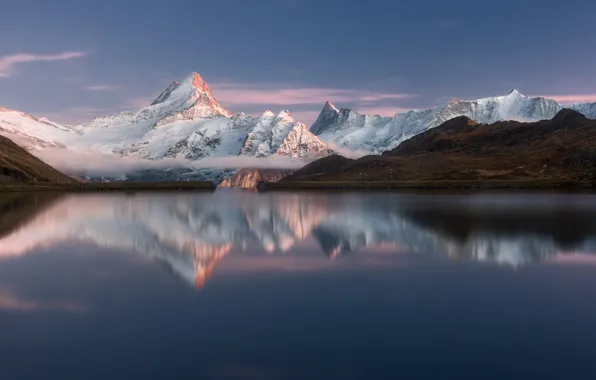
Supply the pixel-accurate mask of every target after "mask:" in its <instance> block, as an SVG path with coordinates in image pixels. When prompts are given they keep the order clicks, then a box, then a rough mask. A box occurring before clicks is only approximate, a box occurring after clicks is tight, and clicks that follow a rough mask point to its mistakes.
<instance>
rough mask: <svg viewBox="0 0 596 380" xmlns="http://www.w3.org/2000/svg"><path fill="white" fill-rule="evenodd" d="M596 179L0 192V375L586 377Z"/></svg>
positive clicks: (594, 348)
mask: <svg viewBox="0 0 596 380" xmlns="http://www.w3.org/2000/svg"><path fill="white" fill-rule="evenodd" d="M595 295H596V196H592V195H561V194H558V195H557V194H522V195H516V194H493V195H491V194H472V195H464V194H460V195H437V194H434V195H430V194H423V195H415V194H395V193H393V194H392V193H381V194H375V193H300V194H291V193H269V194H257V193H242V192H238V191H217V192H216V193H214V194H184V193H168V194H137V195H125V194H109V195H103V194H102V195H67V196H52V195H49V194H38V195H35V196H27V195H10V196H3V197H1V198H0V379H3V380H4V379H120V378H126V379H132V378H139V379H140V378H142V379H336V378H337V379H385V378H390V379H397V378H400V379H566V380H567V379H582V380H583V379H586V380H588V379H596V302H595V299H596V297H595Z"/></svg>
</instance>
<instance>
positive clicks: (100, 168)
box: [32, 148, 314, 177]
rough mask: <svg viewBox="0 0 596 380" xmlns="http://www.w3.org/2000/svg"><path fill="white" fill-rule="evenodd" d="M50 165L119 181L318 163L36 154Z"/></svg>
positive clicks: (275, 159) (55, 152)
mask: <svg viewBox="0 0 596 380" xmlns="http://www.w3.org/2000/svg"><path fill="white" fill-rule="evenodd" d="M32 153H33V154H35V155H36V156H37V157H39V158H40V159H41V160H43V161H44V162H46V163H47V164H49V165H51V166H53V167H55V168H56V169H58V170H60V171H62V172H64V173H66V174H69V175H78V176H89V177H94V176H97V177H100V176H106V177H119V176H123V175H126V174H130V173H133V172H136V171H139V170H147V169H153V170H166V169H180V168H186V169H207V168H211V169H242V168H255V169H299V168H301V167H303V166H304V165H306V164H308V163H309V162H312V161H313V160H314V159H308V160H306V159H296V158H287V157H278V156H270V157H262V158H256V157H249V156H229V157H206V158H203V159H200V160H196V161H191V160H186V159H178V158H164V159H159V160H149V159H143V158H139V157H120V156H117V155H114V154H109V153H101V152H97V151H73V150H69V149H63V148H46V149H42V150H39V151H35V152H32Z"/></svg>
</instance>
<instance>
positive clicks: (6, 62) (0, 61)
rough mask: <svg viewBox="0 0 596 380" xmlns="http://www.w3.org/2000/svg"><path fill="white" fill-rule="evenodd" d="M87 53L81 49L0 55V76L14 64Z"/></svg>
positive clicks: (62, 59) (80, 55)
mask: <svg viewBox="0 0 596 380" xmlns="http://www.w3.org/2000/svg"><path fill="white" fill-rule="evenodd" d="M86 55H87V53H85V52H82V51H67V52H63V53H58V54H28V53H18V54H12V55H6V56H3V57H0V78H1V77H8V76H10V74H11V71H12V69H13V68H14V66H16V65H19V64H21V63H29V62H53V61H65V60H69V59H76V58H83V57H85V56H86Z"/></svg>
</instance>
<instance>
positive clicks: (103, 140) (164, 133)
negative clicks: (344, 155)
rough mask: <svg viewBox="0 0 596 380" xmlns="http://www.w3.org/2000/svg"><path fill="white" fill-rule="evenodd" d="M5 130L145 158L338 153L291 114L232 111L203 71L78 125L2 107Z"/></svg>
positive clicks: (40, 141) (31, 140)
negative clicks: (140, 104) (130, 107)
mask: <svg viewBox="0 0 596 380" xmlns="http://www.w3.org/2000/svg"><path fill="white" fill-rule="evenodd" d="M0 128H2V129H1V130H0V133H3V134H12V135H18V136H19V137H20V139H19V142H20V143H22V144H23V145H24V146H26V147H27V148H28V149H33V150H34V149H39V148H43V147H65V148H68V149H71V150H89V149H91V150H95V151H100V152H103V153H108V154H116V155H119V156H135V157H140V158H144V159H152V160H155V159H162V158H184V159H188V160H199V159H202V158H205V157H224V156H238V155H242V156H254V157H266V156H271V155H276V156H283V157H289V158H308V157H321V156H325V155H328V154H330V153H331V152H332V151H331V150H330V149H329V148H328V147H327V145H326V144H325V143H323V142H322V141H321V140H320V139H319V138H317V137H316V136H314V135H313V134H312V133H310V132H309V130H308V128H307V127H306V126H305V125H304V124H302V123H299V122H297V121H296V120H294V119H293V118H292V115H291V113H290V112H289V111H286V110H283V111H281V112H280V113H278V114H275V113H273V112H271V111H266V112H264V113H262V114H261V115H260V116H258V117H253V116H248V115H245V114H243V113H239V114H234V113H232V112H231V111H228V110H227V109H226V108H225V107H224V106H223V105H222V104H221V103H219V101H218V100H217V99H216V98H215V96H214V94H213V92H212V91H211V89H210V88H209V85H208V84H207V83H206V82H205V81H204V80H203V78H201V76H200V75H199V74H197V73H192V74H190V75H189V76H188V77H187V78H185V79H184V80H183V81H180V82H177V81H176V82H173V83H171V84H170V85H169V86H168V87H167V88H166V89H165V90H164V91H163V92H162V93H161V94H160V95H159V96H158V97H157V98H156V99H155V100H154V101H153V102H152V103H151V104H150V105H148V106H147V107H144V108H141V109H140V110H135V111H127V112H121V113H118V114H115V115H110V116H103V117H99V118H96V119H94V120H92V121H90V122H88V123H84V124H80V125H74V126H70V127H64V126H60V125H58V124H56V123H53V122H50V121H49V120H47V119H37V118H35V117H33V116H30V115H27V114H23V113H19V112H17V111H10V110H3V109H2V110H0Z"/></svg>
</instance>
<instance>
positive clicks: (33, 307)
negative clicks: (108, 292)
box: [0, 290, 87, 313]
mask: <svg viewBox="0 0 596 380" xmlns="http://www.w3.org/2000/svg"><path fill="white" fill-rule="evenodd" d="M0 310H18V311H37V310H58V311H63V312H70V313H81V312H85V311H86V310H87V307H86V306H84V305H80V304H78V303H75V302H70V301H63V302H47V301H36V300H24V299H20V298H18V297H16V296H15V295H13V294H12V293H11V292H9V291H7V290H0Z"/></svg>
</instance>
